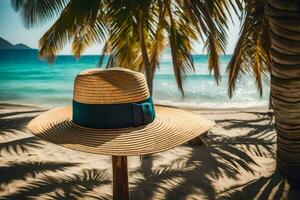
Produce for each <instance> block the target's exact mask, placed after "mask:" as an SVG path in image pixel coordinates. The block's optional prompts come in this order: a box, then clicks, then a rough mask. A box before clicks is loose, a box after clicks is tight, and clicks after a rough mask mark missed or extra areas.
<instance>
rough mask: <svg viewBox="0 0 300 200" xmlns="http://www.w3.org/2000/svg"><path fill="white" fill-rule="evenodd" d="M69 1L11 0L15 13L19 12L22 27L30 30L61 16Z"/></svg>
mask: <svg viewBox="0 0 300 200" xmlns="http://www.w3.org/2000/svg"><path fill="white" fill-rule="evenodd" d="M69 1H70V0H51V1H48V0H38V1H34V0H11V5H12V7H13V8H14V10H15V11H17V12H20V14H21V16H22V19H23V22H24V25H25V26H26V27H27V28H32V27H34V26H35V25H40V24H43V23H44V22H45V21H48V20H50V19H52V18H54V17H57V16H59V15H60V14H61V12H62V10H63V9H64V8H65V6H66V5H67V3H68V2H69Z"/></svg>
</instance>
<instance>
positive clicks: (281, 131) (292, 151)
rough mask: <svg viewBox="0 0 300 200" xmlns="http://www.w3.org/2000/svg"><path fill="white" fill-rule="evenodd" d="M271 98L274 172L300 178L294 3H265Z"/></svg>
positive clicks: (299, 57)
mask: <svg viewBox="0 0 300 200" xmlns="http://www.w3.org/2000/svg"><path fill="white" fill-rule="evenodd" d="M266 14H267V15H268V19H269V25H270V34H271V58H272V64H271V65H272V66H271V94H272V102H273V106H274V114H275V123H276V132H277V168H278V169H279V171H280V172H282V173H283V174H285V175H286V176H287V177H288V178H290V179H291V180H296V179H298V180H299V178H300V8H299V3H297V1H295V0H268V4H267V7H266Z"/></svg>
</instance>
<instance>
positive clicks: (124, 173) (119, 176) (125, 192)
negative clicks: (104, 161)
mask: <svg viewBox="0 0 300 200" xmlns="http://www.w3.org/2000/svg"><path fill="white" fill-rule="evenodd" d="M112 167H113V199H114V200H129V187H128V169H127V156H112Z"/></svg>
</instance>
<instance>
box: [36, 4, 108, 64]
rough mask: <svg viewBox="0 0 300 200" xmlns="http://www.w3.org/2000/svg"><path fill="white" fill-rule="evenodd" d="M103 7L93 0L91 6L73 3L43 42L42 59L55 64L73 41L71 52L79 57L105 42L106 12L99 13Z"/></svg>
mask: <svg viewBox="0 0 300 200" xmlns="http://www.w3.org/2000/svg"><path fill="white" fill-rule="evenodd" d="M101 6H102V4H101V2H99V1H98V0H91V1H90V2H89V3H88V4H86V2H85V1H84V0H77V1H70V2H69V3H68V4H67V6H66V7H65V9H64V10H63V11H62V14H61V15H60V17H59V18H58V19H57V20H56V22H55V23H54V24H53V25H52V26H51V28H50V29H49V30H48V31H47V32H46V33H45V34H44V35H43V37H42V38H41V39H40V43H39V44H40V52H39V56H40V57H41V58H45V59H47V60H48V61H49V62H53V60H54V59H55V56H56V55H57V53H58V52H59V51H60V50H61V49H62V48H63V47H64V45H65V44H66V43H67V42H69V41H71V40H72V39H74V42H73V45H72V51H73V53H74V54H75V55H76V56H80V55H81V53H82V52H83V50H84V49H85V48H86V47H87V46H89V45H91V44H95V43H98V42H100V41H103V40H104V38H106V27H105V25H104V21H103V20H102V19H103V16H102V14H103V13H101V12H98V11H99V9H100V8H101Z"/></svg>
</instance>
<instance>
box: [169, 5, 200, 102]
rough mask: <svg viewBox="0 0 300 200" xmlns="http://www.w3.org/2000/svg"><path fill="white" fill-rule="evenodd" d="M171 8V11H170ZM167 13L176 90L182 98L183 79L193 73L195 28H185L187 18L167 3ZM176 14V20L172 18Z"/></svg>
mask: <svg viewBox="0 0 300 200" xmlns="http://www.w3.org/2000/svg"><path fill="white" fill-rule="evenodd" d="M172 8H173V10H172ZM167 11H168V16H169V21H170V23H169V27H168V30H169V44H170V48H171V55H172V63H173V69H174V74H175V78H176V82H177V86H178V89H179V90H180V92H181V94H182V95H183V96H184V90H183V79H184V78H185V76H186V75H187V73H189V72H194V70H195V68H194V61H193V57H192V55H191V52H192V44H191V42H192V41H193V40H195V39H196V38H197V37H196V34H195V28H194V27H193V26H186V25H185V24H186V23H188V18H187V16H185V15H184V13H183V12H181V9H179V8H178V7H177V5H175V4H172V3H168V4H167ZM174 13H176V18H175V16H174Z"/></svg>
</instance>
